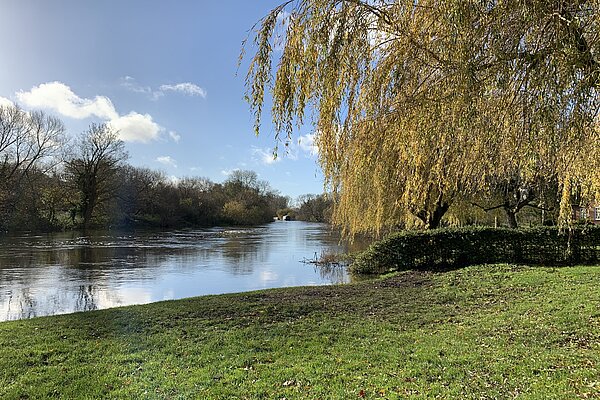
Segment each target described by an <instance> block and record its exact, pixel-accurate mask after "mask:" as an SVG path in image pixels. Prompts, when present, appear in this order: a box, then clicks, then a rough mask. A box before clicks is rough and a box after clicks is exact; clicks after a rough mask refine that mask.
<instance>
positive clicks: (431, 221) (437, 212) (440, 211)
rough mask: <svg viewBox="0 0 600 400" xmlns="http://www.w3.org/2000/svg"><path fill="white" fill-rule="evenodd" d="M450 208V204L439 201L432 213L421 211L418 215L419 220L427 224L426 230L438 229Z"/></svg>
mask: <svg viewBox="0 0 600 400" xmlns="http://www.w3.org/2000/svg"><path fill="white" fill-rule="evenodd" d="M449 208H450V204H448V203H446V202H443V201H438V202H437V203H436V204H435V209H434V210H433V211H431V212H429V211H425V210H421V211H419V212H418V213H417V218H419V219H420V220H421V221H423V223H424V224H425V229H436V228H439V226H440V222H442V217H443V216H444V214H446V211H448V209H449Z"/></svg>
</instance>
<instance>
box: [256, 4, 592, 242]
mask: <svg viewBox="0 0 600 400" xmlns="http://www.w3.org/2000/svg"><path fill="white" fill-rule="evenodd" d="M599 6H600V1H599V0H593V1H583V0H582V1H547V0H523V1H500V0H295V1H287V2H285V3H283V4H281V5H280V6H279V7H276V8H275V9H273V10H272V11H271V12H270V13H269V14H268V15H266V16H265V18H263V19H262V20H261V21H260V22H259V23H258V24H257V25H256V26H255V29H254V30H253V39H254V40H253V42H254V45H255V47H254V50H255V53H254V54H253V57H252V59H251V62H250V66H249V70H248V75H247V81H246V83H247V99H248V101H249V103H250V106H251V108H252V110H253V111H254V114H255V117H256V120H255V129H256V133H257V134H258V132H259V130H260V126H261V117H262V113H263V106H264V105H265V100H266V99H267V97H271V98H272V109H271V116H272V120H273V123H274V127H275V132H276V134H275V139H276V140H277V142H278V143H280V142H283V143H285V144H286V145H287V144H289V143H290V142H291V141H292V140H293V133H294V129H295V128H296V127H298V126H300V125H302V124H304V123H305V122H310V123H312V124H313V125H314V129H315V133H316V143H317V145H318V147H319V157H320V159H319V161H320V164H321V166H322V169H323V171H324V175H325V177H326V186H327V187H328V189H329V190H331V191H332V192H333V193H334V194H335V195H334V199H335V206H334V214H333V221H334V222H335V223H337V224H339V225H341V226H342V227H344V228H345V232H346V233H350V234H352V233H356V232H364V231H370V232H375V233H380V232H382V231H383V230H386V229H388V228H390V227H395V226H398V225H401V226H406V225H409V224H415V223H417V224H420V225H422V226H425V227H428V228H434V227H436V226H438V225H439V223H440V221H441V219H442V217H443V215H444V214H445V212H446V211H447V210H448V209H449V208H450V207H451V206H452V204H453V202H455V201H456V199H459V198H462V199H464V198H468V197H469V196H471V195H474V194H481V193H485V192H486V191H490V192H491V191H492V190H493V186H494V185H497V183H498V181H502V180H503V179H505V180H511V179H515V177H517V178H518V179H519V181H520V182H524V183H527V182H535V181H539V180H540V177H548V179H556V180H557V181H558V182H559V190H560V193H559V194H560V198H561V199H562V200H561V204H560V209H561V211H560V213H561V219H562V221H563V222H568V221H569V219H570V216H571V202H572V198H573V194H574V193H577V194H578V195H579V196H580V197H581V198H583V199H584V200H585V201H589V202H591V201H594V200H598V199H599V198H600V196H599V194H600V159H599V157H600V151H598V150H599V149H598V147H599V145H600V130H599V129H598V125H597V124H596V123H597V118H598V106H599V101H598V100H599V99H598V89H599V88H600V61H599V59H600V54H599V51H600V27H599V24H600V10H599ZM245 47H246V48H247V47H248V45H245ZM492 182H493V183H494V184H492Z"/></svg>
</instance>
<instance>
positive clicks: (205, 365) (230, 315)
mask: <svg viewBox="0 0 600 400" xmlns="http://www.w3.org/2000/svg"><path fill="white" fill-rule="evenodd" d="M599 281H600V268H598V267H568V268H530V267H515V266H508V265H495V266H474V267H468V268H464V269H461V270H456V271H450V272H444V273H430V272H413V271H408V272H403V273H399V274H397V275H393V276H390V277H387V278H382V279H378V280H375V281H369V282H361V283H355V284H348V285H340V286H325V287H302V288H290V289H274V290H267V291H260V292H252V293H241V294H235V295H221V296H206V297H197V298H192V299H185V300H178V301H168V302H160V303H154V304H149V305H143V306H131V307H124V308H119V309H111V310H104V311H97V312H88V313H78V314H71V315H63V316H56V317H44V318H37V319H32V320H23V321H16V322H4V323H0V398H8V399H12V398H48V397H62V398H79V397H86V398H101V397H110V398H161V399H162V398H211V399H219V398H223V399H226V398H269V399H271V398H279V399H280V398H287V399H292V398H320V399H327V398H329V399H345V398H389V399H394V398H407V397H408V398H434V397H436V396H437V397H440V398H482V397H484V398H514V397H519V398H544V399H566V398H569V399H571V398H588V397H594V396H600V293H599V291H598V290H597V283H598V282H599Z"/></svg>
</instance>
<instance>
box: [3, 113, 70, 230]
mask: <svg viewBox="0 0 600 400" xmlns="http://www.w3.org/2000/svg"><path fill="white" fill-rule="evenodd" d="M64 143H65V128H64V125H63V123H62V122H61V121H60V120H59V119H57V118H54V117H51V116H48V115H46V114H44V113H43V112H41V111H30V112H26V111H24V110H22V109H21V108H19V107H17V106H13V105H9V106H0V226H2V225H6V222H7V219H8V218H10V217H11V216H12V214H13V213H14V212H15V210H16V207H17V206H18V203H19V202H20V201H22V200H23V196H24V193H25V192H26V191H29V192H31V190H32V189H33V190H35V182H34V178H38V177H41V176H42V175H43V173H44V172H46V171H48V170H50V169H52V168H53V167H54V166H55V165H56V163H58V162H59V161H60V157H59V155H60V151H61V150H62V147H63V145H64Z"/></svg>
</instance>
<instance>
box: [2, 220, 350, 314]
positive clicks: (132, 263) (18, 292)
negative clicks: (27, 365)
mask: <svg viewBox="0 0 600 400" xmlns="http://www.w3.org/2000/svg"><path fill="white" fill-rule="evenodd" d="M347 250H354V249H348V246H347V245H343V244H340V242H339V236H338V235H337V234H335V233H333V232H331V230H330V228H329V227H328V226H327V225H324V224H315V223H306V222H274V223H271V224H268V225H265V226H260V227H257V228H240V229H228V228H213V229H205V230H177V231H141V232H140V231H136V232H128V233H122V232H121V233H120V232H112V231H110V232H107V231H104V232H95V233H93V234H88V235H82V234H80V233H75V232H69V233H57V234H42V235H37V234H36V235H34V234H19V235H4V236H0V321H4V320H12V319H21V318H31V317H36V316H43V315H54V314H63V313H69V312H74V311H88V310H96V309H103V308H109V307H116V306H122V305H130V304H142V303H150V302H154V301H160V300H167V299H179V298H184V297H191V296H199V295H205V294H219V293H231V292H242V291H249V290H256V289H264V288H273V287H286V286H300V285H327V284H336V283H345V282H349V281H350V279H351V278H350V277H349V275H348V274H347V272H346V270H345V269H344V268H342V267H337V268H328V269H321V268H318V267H315V266H314V265H311V264H305V263H302V262H301V261H302V260H305V259H313V258H314V257H315V256H319V255H320V254H321V253H322V252H329V253H339V252H345V251H347Z"/></svg>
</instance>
